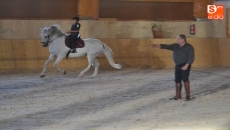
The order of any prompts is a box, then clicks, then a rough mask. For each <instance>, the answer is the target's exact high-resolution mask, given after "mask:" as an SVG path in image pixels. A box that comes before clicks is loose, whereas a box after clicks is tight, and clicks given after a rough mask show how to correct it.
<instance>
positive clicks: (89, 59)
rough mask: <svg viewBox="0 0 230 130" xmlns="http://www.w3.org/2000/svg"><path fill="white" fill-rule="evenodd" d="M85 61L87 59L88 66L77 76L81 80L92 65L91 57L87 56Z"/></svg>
mask: <svg viewBox="0 0 230 130" xmlns="http://www.w3.org/2000/svg"><path fill="white" fill-rule="evenodd" d="M87 59H88V66H87V67H86V68H85V69H84V70H82V71H81V73H80V74H79V75H78V77H79V78H82V76H83V74H84V73H85V72H86V71H88V70H89V69H90V67H91V66H92V63H93V59H94V58H93V56H92V55H87Z"/></svg>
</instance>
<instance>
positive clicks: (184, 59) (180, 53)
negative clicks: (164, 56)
mask: <svg viewBox="0 0 230 130" xmlns="http://www.w3.org/2000/svg"><path fill="white" fill-rule="evenodd" d="M160 46H161V49H168V50H172V51H173V60H174V62H175V64H176V65H180V64H184V63H188V64H192V63H193V61H194V59H195V55H194V48H193V46H192V45H191V44H189V43H186V44H185V45H184V46H182V47H180V45H179V44H177V43H174V44H169V45H167V44H160Z"/></svg>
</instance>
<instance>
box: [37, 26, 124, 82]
mask: <svg viewBox="0 0 230 130" xmlns="http://www.w3.org/2000/svg"><path fill="white" fill-rule="evenodd" d="M66 36H67V35H66V34H65V33H64V32H63V31H62V30H61V29H60V26H59V25H57V24H54V25H52V26H50V27H45V28H44V29H43V30H42V32H41V37H42V46H43V47H47V46H49V43H50V46H49V51H50V56H49V58H48V60H47V61H46V62H45V65H44V68H43V70H42V73H41V75H40V77H41V78H42V77H45V72H46V68H47V65H48V64H49V63H50V62H51V61H52V60H53V59H54V58H55V57H57V59H56V61H55V62H54V67H55V68H56V70H57V71H58V72H61V73H63V74H66V71H65V70H62V69H61V68H59V67H58V63H59V62H60V61H61V60H62V59H63V58H65V57H66V54H67V53H68V51H69V50H70V49H69V48H68V47H67V46H66V45H65V38H66ZM83 41H84V43H85V46H84V47H83V48H77V53H70V54H69V57H81V56H84V55H87V59H88V66H87V67H86V68H85V69H84V70H82V71H81V73H80V74H79V75H78V77H79V78H81V77H82V76H83V74H84V73H85V72H86V71H88V70H89V69H90V67H91V66H94V67H95V69H94V73H93V75H91V76H90V77H94V76H96V75H97V73H98V68H99V63H98V61H97V59H96V57H97V56H98V55H99V54H101V53H104V54H105V56H106V58H107V60H108V61H109V64H110V65H111V66H112V67H113V68H116V69H121V68H122V66H121V65H120V64H115V63H114V60H113V51H112V49H111V48H109V47H108V46H107V45H106V44H105V43H103V42H101V41H100V40H98V39H93V38H87V39H83Z"/></svg>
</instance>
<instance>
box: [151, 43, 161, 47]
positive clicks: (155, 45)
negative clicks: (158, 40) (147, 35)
mask: <svg viewBox="0 0 230 130" xmlns="http://www.w3.org/2000/svg"><path fill="white" fill-rule="evenodd" d="M151 46H152V47H153V48H160V47H161V46H160V45H159V44H152V45H151Z"/></svg>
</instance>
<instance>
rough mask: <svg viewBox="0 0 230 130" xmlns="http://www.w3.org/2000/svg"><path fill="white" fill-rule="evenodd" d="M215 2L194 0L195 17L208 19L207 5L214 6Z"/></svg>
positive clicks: (211, 0)
mask: <svg viewBox="0 0 230 130" xmlns="http://www.w3.org/2000/svg"><path fill="white" fill-rule="evenodd" d="M213 1H214V0H194V6H193V7H194V8H193V10H194V11H193V14H194V17H195V18H207V5H212V4H213Z"/></svg>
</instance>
